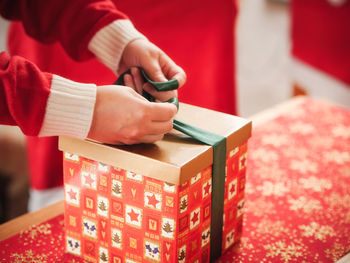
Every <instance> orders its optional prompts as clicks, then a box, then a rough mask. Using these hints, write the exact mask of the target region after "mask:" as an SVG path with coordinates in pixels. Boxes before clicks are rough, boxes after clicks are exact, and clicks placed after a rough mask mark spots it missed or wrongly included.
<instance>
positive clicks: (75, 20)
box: [0, 0, 134, 60]
mask: <svg viewBox="0 0 350 263" xmlns="http://www.w3.org/2000/svg"><path fill="white" fill-rule="evenodd" d="M0 12H1V15H2V16H4V17H5V18H7V19H11V20H20V21H22V23H23V25H24V28H25V30H26V32H27V34H28V35H30V36H32V37H33V38H35V39H37V40H39V41H41V42H43V43H52V42H55V41H58V42H60V43H61V44H62V46H63V47H64V49H65V50H66V52H67V53H68V54H69V55H70V56H71V57H72V58H74V59H75V60H83V59H86V58H89V57H91V56H92V54H91V52H90V51H89V50H88V45H89V43H90V41H91V39H92V38H93V36H95V35H96V33H97V32H99V31H100V30H101V29H102V28H104V27H106V26H108V25H110V24H111V23H112V22H114V21H118V20H124V21H125V20H127V17H126V15H124V14H123V13H121V12H120V11H118V10H117V9H116V7H115V6H114V4H113V2H112V1H106V0H89V1H87V0H74V1H69V0H53V1H47V0H35V1H28V0H0ZM127 21H129V20H127ZM129 23H130V22H129ZM122 24H123V23H122ZM124 24H125V23H124ZM129 28H130V27H127V28H126V29H129ZM126 29H125V30H126ZM125 30H124V31H125ZM117 31H118V33H119V32H120V36H119V39H120V40H119V42H121V43H115V41H114V44H117V45H119V46H123V45H125V44H124V42H126V41H128V40H129V39H130V34H132V33H133V32H134V31H132V32H128V34H127V35H128V36H127V35H125V32H123V28H120V27H119V28H118V29H117ZM125 37H126V38H127V40H125ZM131 38H133V37H131ZM107 45H108V43H107ZM100 47H101V45H100ZM102 48H103V47H102Z"/></svg>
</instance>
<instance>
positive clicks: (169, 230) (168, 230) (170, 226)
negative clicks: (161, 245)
mask: <svg viewBox="0 0 350 263" xmlns="http://www.w3.org/2000/svg"><path fill="white" fill-rule="evenodd" d="M174 225H175V221H174V219H171V218H165V217H164V218H163V220H162V236H163V237H166V238H171V239H172V238H174Z"/></svg>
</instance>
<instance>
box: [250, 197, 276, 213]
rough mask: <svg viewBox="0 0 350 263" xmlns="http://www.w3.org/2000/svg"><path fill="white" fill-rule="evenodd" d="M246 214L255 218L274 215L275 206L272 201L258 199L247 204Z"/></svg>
mask: <svg viewBox="0 0 350 263" xmlns="http://www.w3.org/2000/svg"><path fill="white" fill-rule="evenodd" d="M244 207H245V209H246V210H245V211H246V213H252V214H253V215H254V216H257V217H262V216H264V215H269V214H274V213H275V205H274V204H273V202H271V201H266V200H264V199H262V198H261V199H258V200H257V201H256V202H254V203H251V202H247V203H246V204H245V206H244Z"/></svg>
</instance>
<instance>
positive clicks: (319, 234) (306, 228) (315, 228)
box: [299, 222, 336, 242]
mask: <svg viewBox="0 0 350 263" xmlns="http://www.w3.org/2000/svg"><path fill="white" fill-rule="evenodd" d="M299 229H300V230H302V231H303V232H302V233H301V234H302V236H304V237H313V238H315V239H317V240H320V241H323V242H326V238H327V236H330V237H333V236H335V235H336V233H335V231H334V229H333V228H332V227H331V226H322V225H320V224H318V223H317V222H311V223H310V224H309V225H300V226H299Z"/></svg>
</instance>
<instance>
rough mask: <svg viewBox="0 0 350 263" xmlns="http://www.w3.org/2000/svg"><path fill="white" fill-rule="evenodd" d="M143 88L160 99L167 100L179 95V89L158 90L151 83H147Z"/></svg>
mask: <svg viewBox="0 0 350 263" xmlns="http://www.w3.org/2000/svg"><path fill="white" fill-rule="evenodd" d="M143 89H144V90H145V91H147V92H148V93H149V94H151V95H152V96H153V97H155V98H156V99H157V100H159V101H167V100H169V99H171V98H174V97H177V90H169V91H157V90H156V89H155V88H154V87H153V86H152V85H151V84H149V83H146V84H144V85H143Z"/></svg>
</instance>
